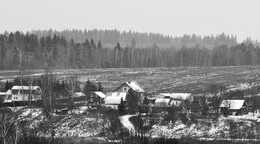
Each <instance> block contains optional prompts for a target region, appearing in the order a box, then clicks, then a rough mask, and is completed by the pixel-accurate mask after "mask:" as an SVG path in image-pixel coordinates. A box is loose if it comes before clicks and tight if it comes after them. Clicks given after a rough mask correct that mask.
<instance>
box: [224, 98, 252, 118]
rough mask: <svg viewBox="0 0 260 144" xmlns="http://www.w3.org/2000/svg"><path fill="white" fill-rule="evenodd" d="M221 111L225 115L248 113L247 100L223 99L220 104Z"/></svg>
mask: <svg viewBox="0 0 260 144" xmlns="http://www.w3.org/2000/svg"><path fill="white" fill-rule="evenodd" d="M220 111H221V113H222V114H223V115H228V114H229V115H243V114H246V113H248V108H247V104H246V103H245V100H235V99H232V100H223V101H222V102H221V104H220Z"/></svg>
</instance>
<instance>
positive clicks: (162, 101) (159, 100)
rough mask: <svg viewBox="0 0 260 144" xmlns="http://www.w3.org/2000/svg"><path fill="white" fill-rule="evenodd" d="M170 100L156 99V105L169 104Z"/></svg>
mask: <svg viewBox="0 0 260 144" xmlns="http://www.w3.org/2000/svg"><path fill="white" fill-rule="evenodd" d="M169 102H170V99H156V100H155V103H169Z"/></svg>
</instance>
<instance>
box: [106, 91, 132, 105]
mask: <svg viewBox="0 0 260 144" xmlns="http://www.w3.org/2000/svg"><path fill="white" fill-rule="evenodd" d="M126 95H127V92H110V93H107V95H106V98H105V99H104V101H105V106H106V107H109V108H112V109H118V105H119V104H120V103H121V99H122V100H123V101H125V100H126Z"/></svg>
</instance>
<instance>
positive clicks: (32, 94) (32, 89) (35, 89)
mask: <svg viewBox="0 0 260 144" xmlns="http://www.w3.org/2000/svg"><path fill="white" fill-rule="evenodd" d="M41 95H42V90H41V88H40V87H39V86H13V87H12V89H11V95H9V96H7V98H6V99H5V102H20V101H40V100H42V97H41Z"/></svg>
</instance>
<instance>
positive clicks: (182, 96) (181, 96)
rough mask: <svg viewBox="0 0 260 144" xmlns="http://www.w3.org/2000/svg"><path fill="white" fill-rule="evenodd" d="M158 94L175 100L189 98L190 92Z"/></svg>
mask: <svg viewBox="0 0 260 144" xmlns="http://www.w3.org/2000/svg"><path fill="white" fill-rule="evenodd" d="M160 96H163V97H168V98H172V99H176V100H187V99H189V98H190V96H191V93H160Z"/></svg>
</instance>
